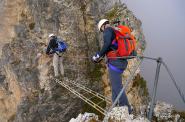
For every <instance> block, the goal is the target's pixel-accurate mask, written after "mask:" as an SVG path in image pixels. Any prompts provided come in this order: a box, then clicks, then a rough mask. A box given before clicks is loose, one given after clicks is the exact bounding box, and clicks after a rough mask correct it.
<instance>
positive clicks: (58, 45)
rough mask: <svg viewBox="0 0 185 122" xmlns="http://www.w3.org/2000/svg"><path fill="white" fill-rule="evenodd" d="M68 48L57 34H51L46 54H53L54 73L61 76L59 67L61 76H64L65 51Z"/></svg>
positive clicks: (57, 76)
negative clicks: (63, 56)
mask: <svg viewBox="0 0 185 122" xmlns="http://www.w3.org/2000/svg"><path fill="white" fill-rule="evenodd" d="M66 49H67V45H66V43H65V42H64V41H63V40H61V39H60V38H58V37H57V36H55V35H54V34H49V44H48V46H47V49H46V54H47V55H50V56H52V55H53V67H54V75H55V77H56V78H59V69H60V74H61V76H64V66H63V58H62V55H63V52H65V51H66Z"/></svg>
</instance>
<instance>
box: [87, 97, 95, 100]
mask: <svg viewBox="0 0 185 122" xmlns="http://www.w3.org/2000/svg"><path fill="white" fill-rule="evenodd" d="M94 97H96V96H92V97H90V98H88V99H89V100H90V99H92V98H94Z"/></svg>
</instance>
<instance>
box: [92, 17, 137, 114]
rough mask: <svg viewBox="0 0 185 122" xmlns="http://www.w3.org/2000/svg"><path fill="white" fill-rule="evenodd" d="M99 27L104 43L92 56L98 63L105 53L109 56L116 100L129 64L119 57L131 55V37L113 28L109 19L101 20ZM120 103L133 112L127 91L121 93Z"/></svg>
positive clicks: (110, 73)
mask: <svg viewBox="0 0 185 122" xmlns="http://www.w3.org/2000/svg"><path fill="white" fill-rule="evenodd" d="M98 29H99V31H101V32H103V41H104V44H103V47H102V49H101V51H100V52H99V53H97V54H96V55H94V56H93V57H92V60H93V61H94V62H95V63H98V62H100V60H101V59H102V57H104V56H105V55H106V56H107V58H108V62H107V65H108V71H109V78H110V83H111V86H112V101H113V102H114V101H115V99H116V97H117V96H118V94H119V92H120V91H121V89H122V88H123V85H122V73H123V72H124V70H125V69H126V68H127V64H128V62H127V60H126V59H123V58H118V57H121V56H128V55H130V54H129V53H130V52H131V43H130V42H129V40H130V38H131V37H130V36H129V35H128V34H127V35H126V34H125V35H123V34H121V31H118V30H116V29H115V28H112V27H111V26H110V24H109V21H108V20H107V19H102V20H100V21H99V23H98ZM120 29H121V28H120ZM129 45H130V47H129ZM132 46H134V45H132ZM123 48H124V49H123ZM129 49H130V50H129ZM118 105H119V106H125V105H126V106H127V107H128V110H129V113H131V107H130V104H129V102H128V98H127V96H126V93H125V91H124V92H123V94H122V95H121V97H120V99H119V102H118Z"/></svg>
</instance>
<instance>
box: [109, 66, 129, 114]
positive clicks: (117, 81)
mask: <svg viewBox="0 0 185 122" xmlns="http://www.w3.org/2000/svg"><path fill="white" fill-rule="evenodd" d="M122 73H123V72H119V71H115V70H114V69H112V68H111V67H109V78H110V83H111V86H112V101H113V102H114V101H115V100H116V97H117V96H118V94H119V92H120V91H121V89H122V88H123V85H122V76H121V75H122ZM118 104H119V106H125V105H126V106H127V107H128V110H129V113H131V107H130V104H129V102H128V98H127V96H126V94H125V91H123V94H122V95H121V97H120V99H119V102H118Z"/></svg>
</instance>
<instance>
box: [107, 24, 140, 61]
mask: <svg viewBox="0 0 185 122" xmlns="http://www.w3.org/2000/svg"><path fill="white" fill-rule="evenodd" d="M113 29H114V32H115V36H116V38H115V39H114V40H113V42H112V44H115V43H116V44H117V45H118V48H117V50H114V51H109V52H108V53H107V57H108V58H116V57H124V56H130V55H131V53H132V52H133V51H135V47H136V40H135V38H134V36H133V35H131V31H130V29H129V28H128V27H127V26H123V25H119V26H118V27H116V28H113Z"/></svg>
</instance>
